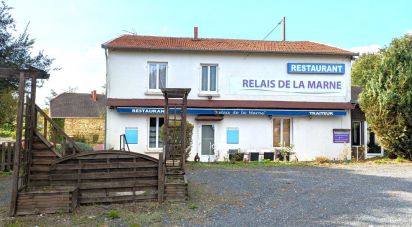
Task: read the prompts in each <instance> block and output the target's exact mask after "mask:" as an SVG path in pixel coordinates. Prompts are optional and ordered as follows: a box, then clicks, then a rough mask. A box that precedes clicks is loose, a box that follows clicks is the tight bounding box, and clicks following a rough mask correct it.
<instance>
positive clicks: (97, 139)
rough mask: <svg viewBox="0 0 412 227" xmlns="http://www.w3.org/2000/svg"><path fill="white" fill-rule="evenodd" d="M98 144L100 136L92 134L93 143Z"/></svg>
mask: <svg viewBox="0 0 412 227" xmlns="http://www.w3.org/2000/svg"><path fill="white" fill-rule="evenodd" d="M98 142H99V134H96V133H94V134H92V143H93V144H96V143H98Z"/></svg>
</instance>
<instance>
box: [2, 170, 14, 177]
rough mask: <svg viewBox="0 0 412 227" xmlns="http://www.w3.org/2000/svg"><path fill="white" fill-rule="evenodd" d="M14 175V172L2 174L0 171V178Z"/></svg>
mask: <svg viewBox="0 0 412 227" xmlns="http://www.w3.org/2000/svg"><path fill="white" fill-rule="evenodd" d="M12 174H13V172H11V171H9V172H2V171H0V177H7V176H11V175H12Z"/></svg>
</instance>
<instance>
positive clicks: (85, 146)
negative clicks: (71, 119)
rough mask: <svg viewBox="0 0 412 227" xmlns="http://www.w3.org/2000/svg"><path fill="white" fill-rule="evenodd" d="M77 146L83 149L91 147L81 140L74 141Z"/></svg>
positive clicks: (90, 148) (86, 149) (91, 148)
mask: <svg viewBox="0 0 412 227" xmlns="http://www.w3.org/2000/svg"><path fill="white" fill-rule="evenodd" d="M75 143H76V145H77V146H79V147H80V149H82V150H83V151H92V150H93V147H91V146H90V145H89V144H87V143H82V142H75Z"/></svg>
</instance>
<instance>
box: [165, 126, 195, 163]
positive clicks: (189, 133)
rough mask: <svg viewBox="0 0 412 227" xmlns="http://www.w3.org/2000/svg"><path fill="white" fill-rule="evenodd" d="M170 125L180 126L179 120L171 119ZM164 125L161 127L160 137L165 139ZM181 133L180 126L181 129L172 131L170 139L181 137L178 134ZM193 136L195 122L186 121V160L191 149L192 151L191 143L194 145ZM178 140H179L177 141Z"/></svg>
mask: <svg viewBox="0 0 412 227" xmlns="http://www.w3.org/2000/svg"><path fill="white" fill-rule="evenodd" d="M169 125H173V126H180V122H179V121H176V122H174V121H170V122H169ZM163 130H164V125H163V126H162V127H160V139H162V140H163V137H164V132H163ZM179 134H180V128H179V130H174V133H170V135H169V136H170V138H169V141H173V140H177V139H178V138H179V137H178V135H179ZM192 136H193V124H192V123H190V122H188V121H186V160H187V159H188V158H189V155H190V151H191V145H192ZM176 142H177V141H176Z"/></svg>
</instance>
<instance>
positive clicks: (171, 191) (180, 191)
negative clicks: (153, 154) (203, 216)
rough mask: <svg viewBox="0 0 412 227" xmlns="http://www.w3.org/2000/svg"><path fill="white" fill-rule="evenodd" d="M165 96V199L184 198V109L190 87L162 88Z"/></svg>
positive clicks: (186, 189) (185, 189)
mask: <svg viewBox="0 0 412 227" xmlns="http://www.w3.org/2000/svg"><path fill="white" fill-rule="evenodd" d="M162 92H163V96H164V98H165V107H164V110H165V123H164V126H163V127H164V135H163V144H164V155H165V157H164V169H165V182H164V185H165V191H164V199H165V200H186V199H188V197H189V194H188V182H187V179H186V175H185V161H186V109H187V96H188V94H189V92H190V89H173V88H166V89H162Z"/></svg>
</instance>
